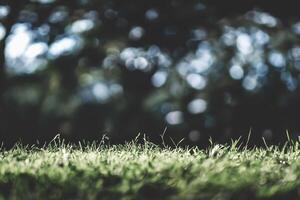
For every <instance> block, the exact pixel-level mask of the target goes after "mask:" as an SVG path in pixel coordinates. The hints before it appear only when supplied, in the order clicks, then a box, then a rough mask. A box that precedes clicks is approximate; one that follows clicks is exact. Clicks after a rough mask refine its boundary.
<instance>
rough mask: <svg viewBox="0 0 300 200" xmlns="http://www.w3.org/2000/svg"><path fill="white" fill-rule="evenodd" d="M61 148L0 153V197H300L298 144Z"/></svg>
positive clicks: (54, 144)
mask: <svg viewBox="0 0 300 200" xmlns="http://www.w3.org/2000/svg"><path fill="white" fill-rule="evenodd" d="M299 144H300V143H299V141H295V142H292V141H289V142H288V143H286V145H285V146H284V147H281V148H279V147H276V146H267V147H266V148H251V149H250V148H247V147H241V146H239V142H238V141H235V142H232V144H230V145H220V144H212V145H211V147H210V148H208V149H206V150H200V149H198V148H179V147H177V148H169V147H165V148H160V147H158V146H156V145H154V144H152V143H150V142H147V141H145V143H144V144H143V145H139V144H137V143H135V142H131V143H127V144H125V145H112V146H109V145H105V144H103V143H99V144H96V143H92V144H89V145H85V146H84V145H81V144H78V145H70V144H69V145H68V144H64V142H60V141H57V140H54V141H52V142H51V143H50V144H49V145H47V146H44V147H41V148H38V147H35V146H31V147H28V146H27V147H24V146H21V145H16V146H15V147H14V148H12V149H10V150H5V149H3V148H2V149H1V150H0V199H112V200H115V199H116V200H117V199H125V200H126V199H128V200H129V199H175V200H176V199H185V200H189V199H197V200H206V199H207V200H208V199H215V200H227V199H228V200H229V199H232V200H239V199H251V200H252V199H289V200H291V199H300V195H299V190H300V159H299V158H300V145H299Z"/></svg>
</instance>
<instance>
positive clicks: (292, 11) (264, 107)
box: [0, 0, 300, 145]
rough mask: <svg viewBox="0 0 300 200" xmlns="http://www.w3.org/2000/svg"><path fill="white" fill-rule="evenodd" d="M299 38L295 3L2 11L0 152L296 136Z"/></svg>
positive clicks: (201, 1)
mask: <svg viewBox="0 0 300 200" xmlns="http://www.w3.org/2000/svg"><path fill="white" fill-rule="evenodd" d="M233 5H234V6H233ZM299 35H300V20H299V14H298V11H297V6H295V4H294V3H293V1H289V0H288V1H285V2H282V1H276V0H275V1H263V2H262V1H258V0H252V1H247V2H244V1H240V0H239V1H238V0H229V1H228V2H227V1H226V2H225V3H224V2H220V1H216V0H212V1H205V0H190V1H184V0H151V1H149V0H130V1H122V0H73V1H69V0H65V1H59V0H24V1H22V2H20V1H17V0H2V1H1V2H0V95H1V98H0V141H4V142H5V143H6V144H12V143H14V142H15V141H16V140H18V139H22V140H23V141H24V142H28V143H32V142H34V141H35V140H40V141H44V140H50V139H51V138H53V136H54V135H56V134H57V133H60V134H62V135H63V137H65V138H67V139H68V140H72V141H76V140H79V139H86V140H93V139H97V138H98V139H99V138H101V135H103V134H107V135H108V136H109V137H110V138H111V141H112V142H114V143H120V142H124V141H125V140H129V139H131V138H133V137H134V136H135V135H136V134H137V133H138V132H142V133H145V134H147V136H148V137H149V138H150V139H151V140H153V141H157V140H158V139H159V138H160V137H159V135H160V134H162V132H163V130H164V128H165V127H168V130H167V134H169V135H170V136H171V137H172V138H174V139H175V140H176V139H177V140H179V139H181V138H183V137H184V138H186V140H185V142H186V143H187V144H198V145H205V144H207V142H208V140H207V138H208V137H213V138H214V139H215V140H217V141H221V142H224V141H227V140H229V139H231V138H237V137H239V136H240V135H248V132H249V130H250V129H251V128H252V138H253V140H252V142H253V143H259V142H261V140H260V138H261V137H262V136H263V137H265V138H266V140H268V142H278V141H280V139H281V138H282V137H284V132H285V130H286V129H288V130H289V131H290V134H291V137H296V136H297V134H298V133H299V130H300V125H299V124H300V123H299V120H298V115H299V114H298V113H299V111H300V104H299V100H300V93H299V84H298V83H299V70H300V38H299ZM258 138H259V140H256V139H258Z"/></svg>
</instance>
